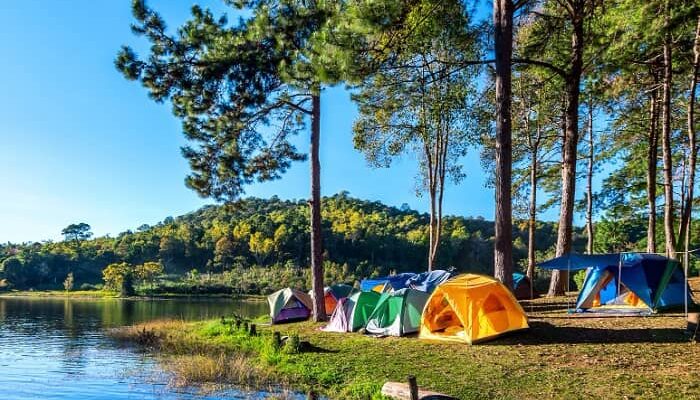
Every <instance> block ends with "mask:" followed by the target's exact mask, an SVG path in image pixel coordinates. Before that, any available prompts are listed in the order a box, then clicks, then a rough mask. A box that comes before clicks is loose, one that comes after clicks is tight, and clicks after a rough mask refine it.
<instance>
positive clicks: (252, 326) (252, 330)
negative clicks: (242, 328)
mask: <svg viewBox="0 0 700 400" xmlns="http://www.w3.org/2000/svg"><path fill="white" fill-rule="evenodd" d="M257 335H258V330H257V329H256V328H255V324H250V336H257Z"/></svg>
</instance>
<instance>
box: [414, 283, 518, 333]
mask: <svg viewBox="0 0 700 400" xmlns="http://www.w3.org/2000/svg"><path fill="white" fill-rule="evenodd" d="M526 328H528V325H527V316H525V312H524V311H523V309H522V307H521V306H520V304H518V301H517V300H515V297H513V294H512V293H511V292H510V290H508V289H507V288H506V287H505V286H503V284H501V283H500V282H499V281H497V280H495V279H494V278H492V277H489V276H483V275H476V274H465V275H460V276H457V277H455V278H453V279H450V280H449V281H447V282H445V283H443V284H441V285H440V286H438V287H437V288H436V289H435V291H434V292H433V294H432V295H431V296H430V298H429V299H428V302H427V303H426V305H425V308H424V309H423V315H422V317H421V328H420V336H419V337H420V338H421V339H430V340H438V341H449V342H462V343H464V342H466V343H469V344H473V343H476V342H479V341H484V340H489V339H493V338H494V337H496V336H498V335H501V334H504V333H506V332H511V331H515V330H519V329H526Z"/></svg>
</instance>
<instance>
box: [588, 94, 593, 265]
mask: <svg viewBox="0 0 700 400" xmlns="http://www.w3.org/2000/svg"><path fill="white" fill-rule="evenodd" d="M592 101H593V100H592V98H591V97H589V99H588V171H587V173H586V236H587V237H588V241H587V242H586V253H588V254H593V103H592Z"/></svg>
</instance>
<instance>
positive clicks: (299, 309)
mask: <svg viewBox="0 0 700 400" xmlns="http://www.w3.org/2000/svg"><path fill="white" fill-rule="evenodd" d="M267 303H268V304H269V305H270V317H271V318H272V323H273V324H277V323H281V322H291V321H301V320H305V319H308V318H309V317H310V316H311V310H312V309H313V302H312V301H311V297H310V296H309V295H308V294H306V293H304V292H302V291H301V290H296V289H292V288H286V289H281V290H278V291H276V292H275V293H272V294H271V295H269V296H267Z"/></svg>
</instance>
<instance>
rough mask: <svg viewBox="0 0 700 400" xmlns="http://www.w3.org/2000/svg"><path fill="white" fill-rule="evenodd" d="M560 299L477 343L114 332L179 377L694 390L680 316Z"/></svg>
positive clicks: (534, 394) (358, 394)
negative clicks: (279, 342)
mask: <svg viewBox="0 0 700 400" xmlns="http://www.w3.org/2000/svg"><path fill="white" fill-rule="evenodd" d="M567 304H571V299H565V298H558V299H539V300H535V301H534V302H532V303H531V304H526V305H525V309H526V311H529V312H530V322H531V329H530V330H528V331H525V332H521V333H518V334H514V335H511V336H506V337H503V338H501V339H498V340H496V341H492V342H487V343H484V344H482V345H475V346H468V345H461V344H439V343H431V342H425V341H421V340H417V339H416V338H384V339H377V338H372V337H368V336H363V335H360V334H337V333H326V332H322V331H319V330H318V327H319V326H320V325H319V324H315V323H312V322H302V323H295V324H287V325H275V326H272V327H270V326H263V325H258V326H257V329H258V332H259V333H260V335H259V336H256V337H250V336H248V335H247V334H246V332H245V331H244V329H243V328H242V327H240V328H236V326H235V324H233V322H232V320H229V319H227V320H226V321H224V322H223V323H222V321H221V320H213V321H206V322H197V323H185V322H180V321H161V322H151V323H148V324H145V325H138V326H136V327H128V328H124V329H122V330H120V331H115V335H117V336H118V337H120V338H121V339H124V340H137V338H138V336H139V332H143V331H144V329H145V330H146V331H152V332H154V334H155V335H157V336H158V341H159V343H158V346H157V348H158V349H159V350H160V354H162V355H163V358H162V360H163V365H164V368H165V369H166V370H169V371H172V372H173V373H174V374H175V376H177V377H178V378H177V379H178V382H179V383H180V384H182V383H186V384H192V383H209V384H212V383H214V384H216V383H225V382H229V383H236V384H244V385H252V386H257V385H265V384H271V383H279V384H282V385H284V386H287V387H293V388H295V389H298V390H302V391H305V390H308V389H311V388H313V389H315V390H317V391H320V392H322V393H324V394H327V395H330V397H331V398H333V399H369V398H377V397H378V396H379V390H380V388H381V386H382V384H383V383H384V382H386V381H389V380H391V381H404V380H405V378H406V376H407V375H415V376H416V377H417V378H418V382H419V384H420V385H421V386H422V387H425V388H427V389H430V390H435V391H439V392H443V393H447V394H451V395H454V396H456V397H458V398H461V399H469V398H506V399H508V398H511V399H521V398H538V399H548V398H625V397H629V398H632V397H634V398H700V380H698V379H697V371H699V370H700V345H698V344H691V343H689V341H688V339H687V338H686V337H685V336H684V328H685V319H684V317H683V316H682V315H681V314H672V315H662V316H654V317H646V318H641V317H627V318H577V317H570V316H568V315H567V314H566V308H567ZM273 330H277V331H280V332H281V333H282V335H298V336H299V338H300V339H301V341H302V343H301V346H300V348H301V351H300V352H295V351H286V350H285V348H284V347H282V348H277V347H275V346H274V344H273V341H272V332H273ZM305 342H306V343H305Z"/></svg>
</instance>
